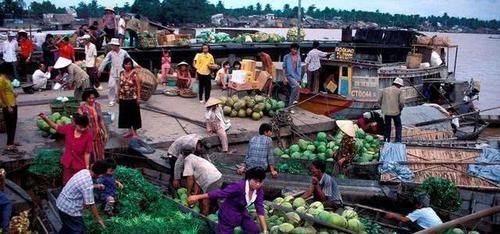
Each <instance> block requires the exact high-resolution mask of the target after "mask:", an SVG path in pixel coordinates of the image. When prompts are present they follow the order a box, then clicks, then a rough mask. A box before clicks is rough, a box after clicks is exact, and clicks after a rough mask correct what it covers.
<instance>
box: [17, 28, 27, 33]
mask: <svg viewBox="0 0 500 234" xmlns="http://www.w3.org/2000/svg"><path fill="white" fill-rule="evenodd" d="M17 32H18V33H25V32H26V31H25V30H24V29H21V30H19V31H17Z"/></svg>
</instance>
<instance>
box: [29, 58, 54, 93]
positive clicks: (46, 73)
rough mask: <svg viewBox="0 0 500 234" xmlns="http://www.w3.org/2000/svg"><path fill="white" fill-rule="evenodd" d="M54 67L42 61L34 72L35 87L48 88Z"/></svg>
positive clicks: (39, 88)
mask: <svg viewBox="0 0 500 234" xmlns="http://www.w3.org/2000/svg"><path fill="white" fill-rule="evenodd" d="M51 71H52V67H49V68H47V64H45V62H40V67H39V68H38V70H36V71H35V73H33V77H32V78H33V89H38V90H41V89H46V88H47V81H48V80H49V79H50V72H51Z"/></svg>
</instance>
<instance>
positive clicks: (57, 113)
mask: <svg viewBox="0 0 500 234" xmlns="http://www.w3.org/2000/svg"><path fill="white" fill-rule="evenodd" d="M51 116H52V117H53V118H54V119H55V120H58V119H60V118H61V116H62V115H61V113H59V112H55V113H54V114H52V115H51Z"/></svg>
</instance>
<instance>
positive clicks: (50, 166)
mask: <svg viewBox="0 0 500 234" xmlns="http://www.w3.org/2000/svg"><path fill="white" fill-rule="evenodd" d="M62 153H63V151H62V149H41V150H39V151H38V153H37V155H36V156H35V158H34V159H33V162H32V163H31V166H30V167H29V168H28V171H29V172H30V173H33V174H35V175H37V176H43V177H46V178H57V177H59V176H61V172H62V168H61V164H60V161H61V156H62Z"/></svg>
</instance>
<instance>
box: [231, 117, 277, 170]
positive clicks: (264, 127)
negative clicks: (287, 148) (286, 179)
mask: <svg viewBox="0 0 500 234" xmlns="http://www.w3.org/2000/svg"><path fill="white" fill-rule="evenodd" d="M272 136H273V127H272V126H271V125H270V124H268V123H263V124H261V125H260V128H259V135H258V136H254V137H252V139H250V141H249V142H248V153H247V157H246V159H245V163H244V164H243V166H242V167H240V168H239V169H238V174H243V173H244V172H245V170H249V169H252V168H254V167H261V168H265V169H266V170H268V171H270V172H271V175H272V177H273V178H276V177H278V172H277V171H276V170H275V168H274V165H275V164H274V156H273V139H272V138H271V137H272Z"/></svg>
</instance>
